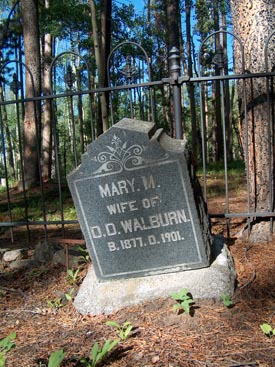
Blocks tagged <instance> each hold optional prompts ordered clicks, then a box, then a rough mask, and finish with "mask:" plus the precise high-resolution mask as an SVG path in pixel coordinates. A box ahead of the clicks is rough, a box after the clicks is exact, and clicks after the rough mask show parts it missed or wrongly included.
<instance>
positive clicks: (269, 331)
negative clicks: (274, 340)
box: [260, 323, 273, 335]
mask: <svg viewBox="0 0 275 367" xmlns="http://www.w3.org/2000/svg"><path fill="white" fill-rule="evenodd" d="M260 327H261V329H262V331H263V332H264V333H265V334H267V335H270V334H272V332H273V330H272V327H271V326H270V325H269V324H266V323H263V324H262V325H260Z"/></svg>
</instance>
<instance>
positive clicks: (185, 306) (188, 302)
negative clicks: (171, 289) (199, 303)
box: [171, 288, 195, 315]
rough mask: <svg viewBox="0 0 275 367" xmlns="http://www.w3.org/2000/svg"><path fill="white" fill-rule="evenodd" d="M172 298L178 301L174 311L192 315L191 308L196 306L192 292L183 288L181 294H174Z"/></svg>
mask: <svg viewBox="0 0 275 367" xmlns="http://www.w3.org/2000/svg"><path fill="white" fill-rule="evenodd" d="M171 297H172V298H173V299H174V300H175V301H177V303H176V304H174V305H173V309H174V311H176V312H179V311H184V312H186V313H187V314H188V315H190V311H191V307H190V306H192V305H194V303H195V302H194V300H193V297H192V295H191V293H190V292H188V291H187V289H186V288H183V289H182V290H181V291H180V292H179V293H172V294H171Z"/></svg>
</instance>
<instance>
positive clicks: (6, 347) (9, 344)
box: [0, 331, 16, 367]
mask: <svg viewBox="0 0 275 367" xmlns="http://www.w3.org/2000/svg"><path fill="white" fill-rule="evenodd" d="M15 338H16V332H15V331H13V332H11V333H10V334H9V335H8V336H6V337H5V338H3V339H1V340H0V367H4V366H5V364H6V354H7V353H8V352H9V351H10V350H11V349H12V348H13V347H15V342H14V339H15Z"/></svg>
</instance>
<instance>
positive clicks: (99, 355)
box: [80, 339, 119, 367]
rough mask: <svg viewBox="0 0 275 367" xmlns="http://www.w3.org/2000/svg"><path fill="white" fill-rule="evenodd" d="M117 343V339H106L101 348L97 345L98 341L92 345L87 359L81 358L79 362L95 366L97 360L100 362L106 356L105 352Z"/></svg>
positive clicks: (87, 366)
mask: <svg viewBox="0 0 275 367" xmlns="http://www.w3.org/2000/svg"><path fill="white" fill-rule="evenodd" d="M118 343H119V339H115V340H113V341H111V340H109V339H107V340H106V341H105V343H104V345H103V347H102V348H100V347H99V344H98V342H96V343H95V344H94V345H93V348H92V350H91V353H90V358H89V361H87V360H86V359H85V358H82V359H81V360H80V362H81V363H82V364H84V366H85V367H95V366H96V364H97V363H98V362H101V361H102V360H103V359H104V358H106V356H107V354H108V353H109V352H110V351H111V350H112V349H113V348H114V347H115V346H116V345H117V344H118Z"/></svg>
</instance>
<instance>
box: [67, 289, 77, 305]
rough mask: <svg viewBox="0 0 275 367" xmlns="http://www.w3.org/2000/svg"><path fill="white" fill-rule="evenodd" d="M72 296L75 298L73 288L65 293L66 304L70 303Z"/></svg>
mask: <svg viewBox="0 0 275 367" xmlns="http://www.w3.org/2000/svg"><path fill="white" fill-rule="evenodd" d="M74 296H75V291H74V288H72V289H70V292H69V293H65V297H66V300H67V301H68V302H72V301H73V299H74Z"/></svg>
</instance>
